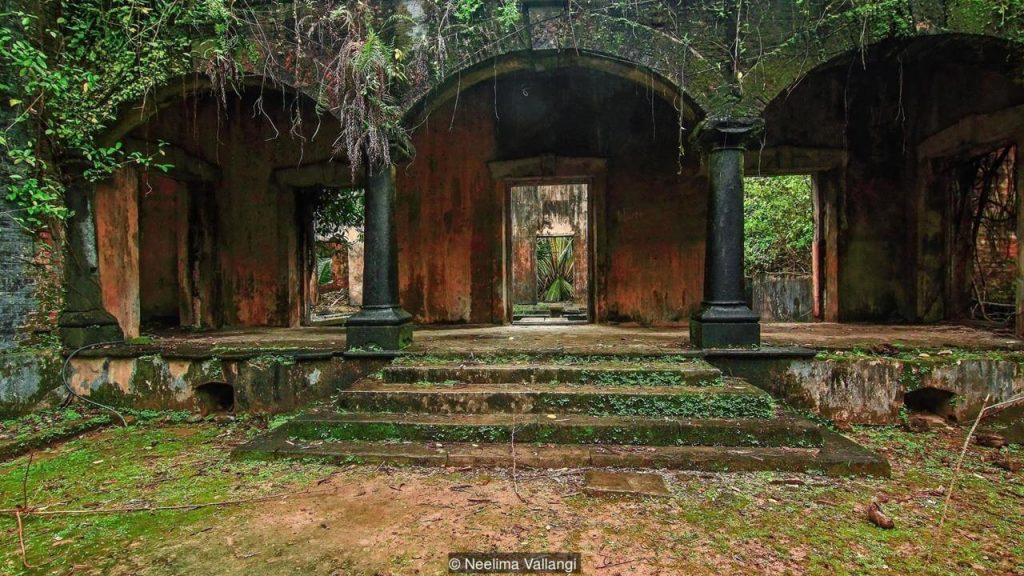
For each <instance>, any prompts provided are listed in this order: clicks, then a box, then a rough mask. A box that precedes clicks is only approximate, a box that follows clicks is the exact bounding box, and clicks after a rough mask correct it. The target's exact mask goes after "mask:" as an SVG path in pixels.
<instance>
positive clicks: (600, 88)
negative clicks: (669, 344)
mask: <svg viewBox="0 0 1024 576" xmlns="http://www.w3.org/2000/svg"><path fill="white" fill-rule="evenodd" d="M678 136H679V125H678V114H677V113H676V111H675V109H674V108H673V107H672V106H671V105H670V104H669V103H666V102H664V101H663V100H661V99H660V98H658V97H656V96H653V95H652V94H650V93H649V92H648V91H647V90H646V89H645V88H644V87H643V86H640V85H637V84H635V83H632V82H629V81H626V80H622V79H619V78H617V77H614V76H609V75H605V74H601V73H596V72H591V71H586V70H561V71H559V72H557V73H515V74H509V75H506V76H503V77H501V78H498V79H497V80H496V81H495V82H493V83H492V82H484V83H482V84H480V85H477V86H475V87H473V88H470V89H468V90H465V91H463V93H462V94H460V95H459V97H458V98H457V99H454V98H453V99H452V100H450V101H448V102H446V103H445V104H443V105H442V106H440V107H439V108H438V109H436V110H435V111H434V112H433V114H432V115H431V117H430V118H429V120H428V121H427V122H426V123H424V124H423V125H422V126H421V127H420V128H419V129H418V130H417V131H416V132H415V134H414V144H415V145H416V151H417V154H416V158H415V159H414V160H413V161H412V162H411V163H409V164H408V165H405V166H400V167H399V171H398V198H399V200H398V207H397V221H398V237H399V246H400V253H401V254H400V256H401V257H400V261H399V267H400V277H401V297H402V304H403V306H405V308H406V309H408V310H409V311H410V312H412V313H413V314H414V315H415V316H416V319H417V321H419V322H472V323H491V322H495V323H496V322H502V321H503V320H504V311H503V308H502V306H501V286H502V275H503V273H504V271H503V270H502V268H501V255H502V245H503V242H504V238H503V226H504V220H503V218H504V216H503V213H502V206H503V199H502V197H501V195H500V193H499V192H498V187H497V185H496V183H495V182H493V181H492V180H491V176H490V171H489V169H488V166H487V163H488V162H489V161H492V160H514V159H520V158H529V157H537V156H547V155H554V156H563V157H600V158H606V159H607V160H608V173H607V190H606V196H605V201H604V206H605V209H604V212H603V214H602V215H600V216H599V217H598V218H599V219H598V221H597V222H596V223H595V230H594V233H595V234H597V235H598V237H599V238H600V237H601V236H603V237H604V238H606V240H604V241H603V242H602V241H600V240H599V246H607V250H605V251H604V253H603V255H602V254H599V257H598V261H597V262H595V266H596V275H597V287H596V288H597V298H598V299H599V301H600V303H599V306H598V309H599V310H602V311H604V313H603V315H602V316H601V317H599V318H598V320H599V321H607V320H622V321H642V322H651V323H662V322H673V321H684V320H685V319H686V317H687V316H688V314H689V313H690V312H692V311H693V310H694V309H696V307H697V306H699V303H700V299H701V295H702V285H703V259H704V236H705V233H706V230H705V226H706V225H705V219H704V217H705V210H706V201H707V187H706V179H705V178H704V177H703V176H699V175H698V172H699V170H698V164H697V162H698V160H697V154H696V152H694V151H692V150H691V151H688V153H687V155H686V156H685V157H684V158H683V159H682V160H680V159H679V158H678V155H677V152H678V146H679V143H678Z"/></svg>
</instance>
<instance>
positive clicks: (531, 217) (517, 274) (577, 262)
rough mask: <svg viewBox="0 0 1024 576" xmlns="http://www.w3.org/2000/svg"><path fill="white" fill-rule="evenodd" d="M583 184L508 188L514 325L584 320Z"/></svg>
mask: <svg viewBox="0 0 1024 576" xmlns="http://www.w3.org/2000/svg"><path fill="white" fill-rule="evenodd" d="M587 196H588V186H587V185H586V184H541V185H517V186H513V187H512V188H511V222H510V224H511V226H510V230H511V236H512V237H511V251H512V266H511V272H510V273H511V279H510V280H511V281H510V286H511V297H512V321H513V323H516V324H547V323H586V322H588V321H589V320H590V310H591V294H592V291H591V286H590V268H591V267H590V216H589V214H590V210H589V201H588V197H587Z"/></svg>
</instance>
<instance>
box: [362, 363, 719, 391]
mask: <svg viewBox="0 0 1024 576" xmlns="http://www.w3.org/2000/svg"><path fill="white" fill-rule="evenodd" d="M381 378H382V380H383V381H384V382H387V383H392V384H398V383H403V382H414V383H427V382H432V383H449V384H451V383H463V384H501V383H560V384H589V385H594V386H719V385H721V383H722V373H721V371H719V370H718V369H717V368H715V367H713V366H711V365H710V364H707V363H705V362H702V361H687V362H679V363H656V362H652V363H643V364H631V363H626V362H595V363H586V364H576V365H559V364H483V365H480V364H469V363H464V364H457V363H444V364H398V365H392V366H388V367H387V368H385V369H384V370H383V371H382V374H381Z"/></svg>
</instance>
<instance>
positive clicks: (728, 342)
mask: <svg viewBox="0 0 1024 576" xmlns="http://www.w3.org/2000/svg"><path fill="white" fill-rule="evenodd" d="M690 342H691V343H692V344H693V345H694V346H697V347H699V348H757V347H758V346H760V345H761V321H760V318H759V317H758V315H757V314H755V313H754V312H753V311H752V310H751V309H750V308H749V307H747V305H746V304H745V303H742V304H738V303H731V304H727V305H714V304H711V305H705V308H704V309H703V310H701V311H700V313H698V314H696V315H694V317H693V318H691V319H690Z"/></svg>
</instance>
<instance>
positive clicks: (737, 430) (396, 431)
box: [235, 355, 888, 475]
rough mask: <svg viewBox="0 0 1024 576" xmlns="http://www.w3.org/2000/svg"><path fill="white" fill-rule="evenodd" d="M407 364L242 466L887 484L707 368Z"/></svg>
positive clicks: (861, 461) (817, 432) (600, 363)
mask: <svg viewBox="0 0 1024 576" xmlns="http://www.w3.org/2000/svg"><path fill="white" fill-rule="evenodd" d="M490 361H491V362H495V363H490V364H488V363H482V362H481V361H480V360H479V359H475V358H463V359H461V360H460V359H452V358H445V359H443V360H439V359H438V358H427V357H419V358H415V357H414V358H411V359H400V360H398V361H397V362H396V363H395V364H392V365H390V366H388V367H386V368H384V369H383V370H382V371H381V372H380V373H379V374H378V375H377V376H376V377H373V378H366V379H364V380H362V381H360V382H357V383H356V384H355V385H353V386H352V387H350V388H348V389H345V390H341V391H339V393H338V404H337V409H326V410H324V409H321V410H314V411H310V412H307V413H305V414H301V415H299V416H298V417H296V418H294V419H292V420H290V421H289V422H288V423H286V424H285V425H283V426H281V427H280V428H278V429H277V430H275V431H273V432H272V433H270V434H267V435H265V436H263V437H260V438H257V439H255V440H253V441H252V442H250V443H248V444H246V445H244V446H241V447H239V448H237V449H236V450H235V455H236V456H238V457H244V458H277V457H288V458H300V459H322V460H328V461H333V462H387V463H392V464H400V463H404V464H417V465H440V466H511V465H512V462H513V457H512V447H513V444H514V445H515V447H516V457H515V461H516V463H517V465H521V466H524V467H541V468H565V467H589V466H627V467H644V468H675V469H695V470H711V471H730V470H732V471H739V470H784V471H792V472H801V471H820V472H824V473H828V474H837V475H842V474H887V473H888V464H887V463H886V462H885V460H884V459H881V458H879V457H878V456H876V455H874V454H872V453H871V452H868V451H866V450H864V449H862V448H860V447H859V446H857V445H856V444H853V443H852V442H850V441H848V440H846V439H845V438H843V437H841V436H839V435H837V434H834V433H832V432H829V431H828V430H825V429H823V428H821V427H820V426H817V425H815V424H813V423H812V422H809V421H807V420H803V419H800V418H796V417H793V416H790V415H786V414H785V413H783V412H782V411H781V410H779V408H778V407H777V406H776V403H775V401H774V400H773V399H772V397H771V396H769V395H768V394H767V393H766V392H764V391H762V390H760V389H758V388H756V387H754V386H752V385H750V384H749V383H747V382H745V381H743V380H738V379H734V378H723V377H722V374H721V372H720V371H719V370H717V369H716V368H714V367H713V366H711V365H710V364H707V363H705V362H703V361H701V360H697V359H690V358H681V357H678V356H673V357H671V358H666V359H656V358H653V359H652V358H644V359H636V358H610V357H604V358H596V359H591V358H587V359H580V358H557V357H551V356H549V355H532V356H525V357H519V356H517V357H515V358H511V359H506V360H505V361H506V362H507V363H497V362H499V361H498V360H497V359H490Z"/></svg>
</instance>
